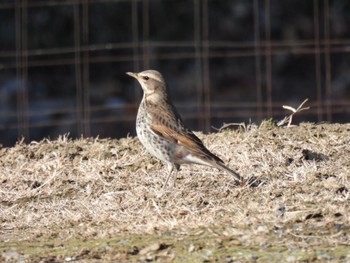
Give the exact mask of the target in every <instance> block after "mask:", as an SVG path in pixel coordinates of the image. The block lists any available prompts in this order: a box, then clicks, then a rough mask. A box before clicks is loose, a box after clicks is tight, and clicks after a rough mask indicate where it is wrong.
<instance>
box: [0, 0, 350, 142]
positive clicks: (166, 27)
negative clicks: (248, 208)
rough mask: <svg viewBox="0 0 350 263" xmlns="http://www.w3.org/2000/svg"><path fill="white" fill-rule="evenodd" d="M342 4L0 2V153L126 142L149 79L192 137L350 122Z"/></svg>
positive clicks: (349, 66)
mask: <svg viewBox="0 0 350 263" xmlns="http://www.w3.org/2000/svg"><path fill="white" fill-rule="evenodd" d="M349 14H350V1H346V0H293V1H288V0H143V1H141V0H1V1H0V143H1V144H2V145H4V146H11V145H13V144H14V143H15V142H16V141H17V140H18V139H19V138H21V137H23V136H24V137H25V140H26V141H27V142H29V141H31V140H40V139H42V138H44V137H49V138H51V139H55V138H56V137H57V136H58V135H59V134H64V133H70V137H73V138H76V137H80V136H82V135H83V136H85V137H88V136H97V135H99V136H100V137H112V138H119V137H123V136H126V135H127V134H130V135H135V118H136V113H137V107H138V104H139V102H140V100H141V98H142V91H141V88H140V86H139V84H138V83H137V82H136V80H134V79H132V78H130V77H129V76H127V75H126V74H125V72H127V71H134V72H139V71H142V70H145V69H157V70H159V71H161V72H162V73H163V75H164V76H165V78H166V80H167V82H168V84H169V85H170V90H171V94H172V97H173V99H174V104H175V105H176V106H177V108H178V110H179V112H180V114H181V115H182V116H183V119H184V121H185V123H186V124H187V125H188V126H189V127H190V128H191V129H193V130H202V131H205V132H210V131H213V127H217V128H219V127H221V126H222V125H223V123H238V122H245V123H250V122H255V123H260V122H261V121H262V120H263V119H268V118H274V119H277V120H278V119H281V118H283V117H284V116H286V115H288V114H289V113H290V112H289V111H287V110H285V109H283V108H282V105H289V106H293V107H297V106H298V105H299V104H300V103H301V102H302V101H303V100H304V99H306V98H309V102H308V103H307V104H306V106H310V107H311V108H310V110H308V111H303V112H301V113H300V114H298V115H297V116H296V117H295V118H294V121H293V123H298V122H301V121H310V122H322V121H327V122H349V120H350V115H349V113H350V53H349V52H350V26H349V25H350V15H349Z"/></svg>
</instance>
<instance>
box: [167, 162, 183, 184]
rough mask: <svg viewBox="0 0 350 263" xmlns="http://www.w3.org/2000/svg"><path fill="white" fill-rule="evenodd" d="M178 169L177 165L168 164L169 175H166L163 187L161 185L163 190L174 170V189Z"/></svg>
mask: <svg viewBox="0 0 350 263" xmlns="http://www.w3.org/2000/svg"><path fill="white" fill-rule="evenodd" d="M179 168H180V165H178V164H173V163H169V164H168V170H169V174H168V176H167V178H166V180H165V183H164V185H163V189H165V188H166V186H167V184H168V182H169V179H170V176H171V174H172V173H173V172H174V170H175V172H174V181H173V187H175V184H176V176H177V172H178V171H179Z"/></svg>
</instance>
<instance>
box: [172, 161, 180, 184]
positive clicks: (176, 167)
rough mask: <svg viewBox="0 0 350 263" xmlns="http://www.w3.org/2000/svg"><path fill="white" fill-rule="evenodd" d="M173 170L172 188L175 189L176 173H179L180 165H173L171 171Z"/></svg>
mask: <svg viewBox="0 0 350 263" xmlns="http://www.w3.org/2000/svg"><path fill="white" fill-rule="evenodd" d="M174 168H175V172H174V180H173V187H174V188H175V186H176V177H177V172H178V171H179V169H180V165H178V164H174V166H173V170H174Z"/></svg>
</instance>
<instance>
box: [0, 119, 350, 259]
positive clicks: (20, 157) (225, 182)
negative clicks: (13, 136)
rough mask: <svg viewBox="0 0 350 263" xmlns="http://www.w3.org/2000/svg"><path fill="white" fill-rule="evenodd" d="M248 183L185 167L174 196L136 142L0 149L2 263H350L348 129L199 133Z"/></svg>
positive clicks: (266, 127) (306, 126) (63, 142)
mask: <svg viewBox="0 0 350 263" xmlns="http://www.w3.org/2000/svg"><path fill="white" fill-rule="evenodd" d="M197 135H198V136H199V137H200V138H201V139H203V141H204V144H205V145H206V146H207V147H208V148H209V149H210V150H211V151H212V152H214V153H215V154H217V155H218V156H219V157H220V158H221V159H223V160H224V161H225V162H226V164H227V165H228V166H229V167H231V168H232V169H233V170H235V171H237V172H239V173H240V174H241V176H243V177H244V178H245V179H249V181H250V182H251V183H252V184H242V185H236V184H235V181H234V178H232V177H230V176H229V175H227V174H223V173H221V172H219V171H218V170H216V169H214V168H210V167H205V166H198V165H191V166H190V165H184V166H182V168H181V171H180V172H179V173H178V178H177V181H176V187H175V188H173V187H168V188H166V189H165V190H162V184H163V182H164V180H165V177H166V175H167V169H166V167H165V166H163V164H162V163H161V162H159V161H158V160H156V159H154V158H152V157H151V156H150V155H149V154H148V153H147V152H146V151H145V149H144V148H143V147H142V146H141V145H140V143H139V142H138V140H137V139H136V138H123V139H120V140H113V139H98V138H88V139H86V138H82V139H78V140H71V139H69V138H68V137H67V136H61V137H60V138H58V139H57V140H43V141H41V142H31V143H30V144H24V143H21V142H19V143H18V144H17V145H16V146H14V147H11V148H1V149H0V261H5V262H69V261H74V262H78V261H79V262H109V261H115V262H119V261H123V262H128V261H158V262H168V261H172V262H215V261H216V262H237V261H239V262H245V261H258V262H301V261H305V262H306V261H307V262H311V261H315V262H324V261H333V262H349V261H350V252H349V251H350V249H349V244H350V239H349V238H350V222H349V221H350V193H349V187H350V124H317V125H316V124H311V123H302V124H300V125H298V126H290V127H277V126H276V125H274V123H273V122H270V121H265V122H263V123H262V124H261V125H259V126H257V125H249V126H244V125H242V126H240V127H235V129H234V130H229V129H226V130H223V131H220V132H218V133H213V134H209V135H203V134H201V133H197Z"/></svg>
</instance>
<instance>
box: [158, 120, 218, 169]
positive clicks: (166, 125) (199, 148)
mask: <svg viewBox="0 0 350 263" xmlns="http://www.w3.org/2000/svg"><path fill="white" fill-rule="evenodd" d="M155 116H156V115H154V117H155ZM168 117H170V116H168ZM171 117H173V118H171V119H172V120H171V121H170V120H168V121H161V120H159V119H158V118H153V123H152V125H151V129H152V131H153V132H155V133H156V134H158V135H159V136H161V137H163V138H164V139H166V140H168V141H170V142H173V143H176V144H178V145H180V146H184V147H186V148H187V149H188V150H189V151H190V152H192V153H196V154H198V155H200V156H202V157H203V158H208V159H211V160H215V161H217V162H220V163H222V162H223V161H222V160H221V159H220V158H219V157H217V156H216V155H214V154H212V153H211V152H210V151H209V150H208V149H207V148H206V147H205V146H204V145H203V142H202V141H201V140H200V139H199V138H198V137H197V136H196V135H195V134H194V133H193V132H192V131H191V130H189V129H186V128H185V127H184V125H183V123H182V121H181V119H179V118H176V117H175V116H174V115H173V116H171ZM170 123H176V124H177V125H171V124H170Z"/></svg>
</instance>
